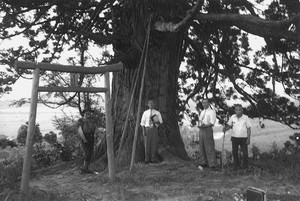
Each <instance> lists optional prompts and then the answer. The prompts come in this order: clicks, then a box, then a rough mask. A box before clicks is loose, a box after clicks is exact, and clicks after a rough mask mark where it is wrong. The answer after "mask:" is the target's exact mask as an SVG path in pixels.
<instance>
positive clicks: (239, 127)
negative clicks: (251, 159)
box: [223, 104, 251, 170]
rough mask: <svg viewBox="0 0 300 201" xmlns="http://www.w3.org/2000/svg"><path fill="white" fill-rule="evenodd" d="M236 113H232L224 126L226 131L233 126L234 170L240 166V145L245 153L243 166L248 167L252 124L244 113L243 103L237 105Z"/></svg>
mask: <svg viewBox="0 0 300 201" xmlns="http://www.w3.org/2000/svg"><path fill="white" fill-rule="evenodd" d="M234 111H235V114H234V115H232V116H231V117H230V119H229V121H228V122H227V124H226V126H224V128H223V131H224V132H226V131H228V130H229V129H231V128H232V130H233V134H232V137H231V143H232V155H233V161H234V170H238V169H239V166H240V158H239V154H238V150H239V146H241V151H242V153H243V167H242V168H244V169H247V168H248V145H249V144H250V135H251V124H250V119H249V117H248V116H247V115H245V114H243V107H242V105H241V104H236V105H235V109H234Z"/></svg>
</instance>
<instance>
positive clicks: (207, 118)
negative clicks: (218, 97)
mask: <svg viewBox="0 0 300 201" xmlns="http://www.w3.org/2000/svg"><path fill="white" fill-rule="evenodd" d="M199 121H201V122H202V123H204V124H208V123H211V124H212V125H214V124H215V123H216V111H215V110H213V109H211V108H207V109H205V110H202V111H201V113H200V116H199Z"/></svg>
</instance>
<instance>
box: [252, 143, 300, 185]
mask: <svg viewBox="0 0 300 201" xmlns="http://www.w3.org/2000/svg"><path fill="white" fill-rule="evenodd" d="M252 151H253V165H254V167H253V168H254V169H255V170H256V171H259V174H265V173H268V174H271V175H273V176H276V177H278V176H279V177H281V178H283V179H288V180H292V181H297V182H299V181H300V175H299V172H300V161H299V158H300V150H299V149H298V148H297V147H296V145H295V144H294V143H292V142H291V141H286V142H285V143H284V147H283V148H282V149H279V148H278V146H277V145H276V144H273V146H272V149H271V150H270V152H265V153H259V150H258V149H256V148H254V149H253V148H252Z"/></svg>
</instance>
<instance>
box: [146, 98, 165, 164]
mask: <svg viewBox="0 0 300 201" xmlns="http://www.w3.org/2000/svg"><path fill="white" fill-rule="evenodd" d="M148 107H149V109H148V110H146V111H145V112H144V113H143V116H142V119H141V126H142V129H143V136H144V145H145V164H148V163H150V162H151V163H157V162H158V159H157V156H156V149H157V143H158V126H159V125H160V124H162V123H163V120H162V117H161V114H160V112H159V111H157V110H155V109H154V102H153V100H149V101H148Z"/></svg>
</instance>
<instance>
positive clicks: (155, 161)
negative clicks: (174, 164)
mask: <svg viewBox="0 0 300 201" xmlns="http://www.w3.org/2000/svg"><path fill="white" fill-rule="evenodd" d="M151 163H154V164H156V163H159V161H158V160H154V161H151Z"/></svg>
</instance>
